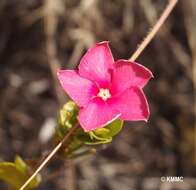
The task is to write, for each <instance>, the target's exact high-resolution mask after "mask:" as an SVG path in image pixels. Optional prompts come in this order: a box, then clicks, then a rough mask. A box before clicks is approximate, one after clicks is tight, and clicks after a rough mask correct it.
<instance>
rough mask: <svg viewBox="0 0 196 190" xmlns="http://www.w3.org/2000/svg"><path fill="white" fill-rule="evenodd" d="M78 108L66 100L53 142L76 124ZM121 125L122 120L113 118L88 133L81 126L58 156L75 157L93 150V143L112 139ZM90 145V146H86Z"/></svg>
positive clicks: (58, 139)
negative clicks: (110, 121)
mask: <svg viewBox="0 0 196 190" xmlns="http://www.w3.org/2000/svg"><path fill="white" fill-rule="evenodd" d="M78 111H79V108H78V107H77V105H76V104H75V103H74V102H72V101H69V102H67V103H66V104H65V105H64V106H63V107H62V109H61V110H60V113H59V118H58V126H57V129H56V134H55V138H54V139H55V143H58V142H59V141H61V140H62V139H63V137H64V136H65V134H66V133H67V132H68V131H69V130H70V128H72V127H73V126H74V125H76V123H77V122H78V121H77V115H78ZM122 126H123V121H122V120H119V119H117V120H115V121H113V122H112V123H110V124H108V125H107V126H105V127H102V128H98V129H96V130H94V131H91V132H89V133H86V132H84V130H83V129H82V128H79V129H78V130H77V131H76V133H75V134H74V136H73V137H72V139H71V140H70V141H69V143H68V144H66V146H65V147H64V148H63V149H62V150H61V151H60V156H61V157H63V158H73V157H77V156H78V155H80V154H82V155H83V154H84V152H95V151H94V150H93V151H91V150H92V147H91V146H93V145H98V144H106V143H110V142H111V141H112V138H113V137H114V136H115V135H117V134H118V133H119V132H120V131H121V129H122ZM86 145H90V146H86Z"/></svg>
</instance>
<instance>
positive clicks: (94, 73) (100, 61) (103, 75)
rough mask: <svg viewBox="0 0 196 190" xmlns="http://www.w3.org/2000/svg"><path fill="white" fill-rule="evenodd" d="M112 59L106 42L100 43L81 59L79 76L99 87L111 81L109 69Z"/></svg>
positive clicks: (111, 65) (111, 66)
mask: <svg viewBox="0 0 196 190" xmlns="http://www.w3.org/2000/svg"><path fill="white" fill-rule="evenodd" d="M113 63H114V59H113V56H112V53H111V50H110V48H109V45H108V42H101V43H98V44H96V45H95V46H94V47H92V48H90V49H89V50H88V51H87V53H86V54H85V55H84V56H83V57H82V59H81V61H80V65H79V74H80V76H82V77H84V78H87V79H89V80H92V81H95V82H96V83H97V84H99V85H100V86H101V87H104V86H107V85H108V84H109V83H110V81H111V75H110V72H109V71H110V69H112V68H113Z"/></svg>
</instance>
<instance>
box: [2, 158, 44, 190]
mask: <svg viewBox="0 0 196 190" xmlns="http://www.w3.org/2000/svg"><path fill="white" fill-rule="evenodd" d="M29 176H30V173H29V168H28V166H27V165H26V163H25V162H24V161H23V160H22V159H21V158H20V157H19V156H17V157H16V159H15V162H14V163H13V162H0V179H1V180H3V181H4V182H6V183H8V185H10V186H12V187H13V188H16V189H18V188H20V187H21V186H22V185H23V184H24V183H25V181H26V180H27V179H28V178H29ZM39 183H40V175H37V176H36V177H35V178H34V179H33V180H32V181H31V182H30V184H29V185H28V186H27V188H26V189H25V190H30V189H34V188H36V187H37V186H38V185H39Z"/></svg>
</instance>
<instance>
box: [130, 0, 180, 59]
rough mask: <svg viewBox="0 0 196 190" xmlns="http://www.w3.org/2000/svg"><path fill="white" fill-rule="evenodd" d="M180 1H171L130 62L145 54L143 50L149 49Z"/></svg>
mask: <svg viewBox="0 0 196 190" xmlns="http://www.w3.org/2000/svg"><path fill="white" fill-rule="evenodd" d="M177 2H178V0H169V3H168V5H167V7H166V8H165V10H164V11H163V13H162V15H161V16H160V18H159V20H158V21H157V23H156V24H155V25H154V27H153V28H152V29H151V31H150V33H149V34H148V35H147V36H146V37H145V38H144V40H143V42H142V43H141V44H140V45H139V47H138V48H137V50H136V51H135V53H134V54H133V55H132V56H131V58H130V59H129V60H130V61H135V60H136V59H137V58H138V57H139V56H140V54H141V53H142V52H143V50H144V49H145V48H146V47H147V45H148V44H149V43H150V42H151V40H152V39H153V38H154V36H155V35H156V34H157V32H158V31H159V29H160V28H161V26H162V25H163V23H164V22H165V20H166V19H167V17H168V16H169V15H170V13H171V11H172V10H173V8H174V7H175V5H176V3H177Z"/></svg>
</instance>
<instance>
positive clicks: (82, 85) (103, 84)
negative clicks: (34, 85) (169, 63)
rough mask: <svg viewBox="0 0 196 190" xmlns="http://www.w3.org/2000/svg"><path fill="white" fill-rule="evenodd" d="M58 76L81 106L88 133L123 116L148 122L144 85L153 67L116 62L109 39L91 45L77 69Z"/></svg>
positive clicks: (60, 71)
mask: <svg viewBox="0 0 196 190" xmlns="http://www.w3.org/2000/svg"><path fill="white" fill-rule="evenodd" d="M57 75H58V79H59V80H60V83H61V85H62V87H63V89H64V90H65V91H66V93H67V94H68V95H69V96H70V97H71V98H72V99H73V100H74V101H75V102H76V103H77V105H78V106H79V107H80V111H79V115H78V120H79V122H80V125H81V126H82V128H83V129H84V130H85V131H86V132H88V131H92V130H95V129H97V128H100V127H104V126H105V125H107V124H108V123H110V122H112V121H113V120H115V119H117V118H120V119H122V120H129V121H139V120H143V121H147V120H148V118H149V114H150V112H149V106H148V103H147V100H146V97H145V95H144V93H143V91H142V88H143V87H144V86H145V85H146V84H147V82H148V81H149V79H150V78H151V77H152V73H151V72H150V70H148V69H147V68H145V67H144V66H142V65H140V64H138V63H135V62H131V61H128V60H122V59H121V60H117V61H114V59H113V56H112V53H111V51H110V48H109V45H108V42H101V43H98V44H96V45H95V46H94V47H92V48H90V49H89V50H88V51H87V53H86V54H85V55H84V56H83V57H82V59H81V61H80V64H79V68H78V70H59V71H58V73H57Z"/></svg>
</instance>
